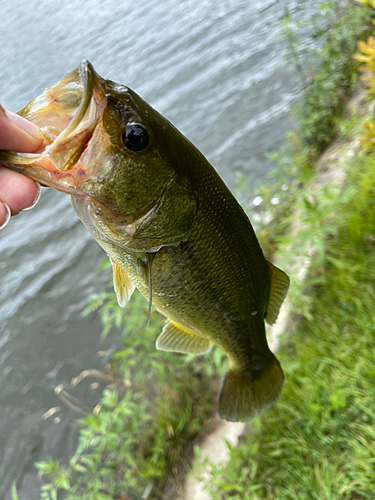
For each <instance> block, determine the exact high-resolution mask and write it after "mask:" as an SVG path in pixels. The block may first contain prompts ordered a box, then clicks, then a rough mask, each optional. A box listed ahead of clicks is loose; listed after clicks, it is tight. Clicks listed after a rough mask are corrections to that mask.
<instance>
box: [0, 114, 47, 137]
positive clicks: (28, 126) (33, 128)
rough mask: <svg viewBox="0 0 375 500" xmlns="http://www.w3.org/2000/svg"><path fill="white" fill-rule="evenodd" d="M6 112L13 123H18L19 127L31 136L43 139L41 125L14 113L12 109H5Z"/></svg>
mask: <svg viewBox="0 0 375 500" xmlns="http://www.w3.org/2000/svg"><path fill="white" fill-rule="evenodd" d="M3 109H4V108H3ZM4 112H5V114H6V115H7V117H8V118H9V120H10V121H11V122H12V123H14V124H15V125H17V127H19V128H21V129H22V130H23V131H24V132H26V133H27V134H29V135H31V137H33V138H34V139H40V140H41V139H42V138H41V136H40V134H39V127H38V126H37V125H35V123H32V122H30V121H29V120H26V119H25V118H23V117H22V116H20V115H17V114H16V113H12V111H8V110H7V109H4Z"/></svg>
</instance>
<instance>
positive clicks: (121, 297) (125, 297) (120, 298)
mask: <svg viewBox="0 0 375 500" xmlns="http://www.w3.org/2000/svg"><path fill="white" fill-rule="evenodd" d="M111 262H112V268H113V286H114V289H115V292H116V295H117V302H118V305H119V306H120V307H124V306H126V304H127V303H128V302H129V300H130V297H131V296H132V293H133V292H134V290H135V286H134V285H133V283H132V282H131V281H130V279H129V278H128V277H127V275H126V273H125V271H124V270H123V269H121V267H120V266H118V265H117V264H116V263H115V262H113V260H112V259H111Z"/></svg>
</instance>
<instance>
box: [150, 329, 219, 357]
mask: <svg viewBox="0 0 375 500" xmlns="http://www.w3.org/2000/svg"><path fill="white" fill-rule="evenodd" d="M156 348H157V349H159V350H160V351H175V352H183V353H186V354H205V353H206V352H208V351H209V350H210V349H211V342H210V341H209V340H207V339H203V338H202V337H198V335H195V334H194V333H191V332H189V331H188V330H186V329H185V328H184V327H183V326H181V325H179V324H178V323H174V322H173V321H168V322H167V323H166V325H165V327H164V328H163V331H162V332H161V334H160V335H159V337H158V339H157V341H156Z"/></svg>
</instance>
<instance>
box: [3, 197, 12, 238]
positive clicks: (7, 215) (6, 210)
mask: <svg viewBox="0 0 375 500" xmlns="http://www.w3.org/2000/svg"><path fill="white" fill-rule="evenodd" d="M10 216H11V213H10V208H9V207H8V205H4V203H1V201H0V231H1V230H2V229H4V227H5V226H6V225H7V224H8V222H9V219H10Z"/></svg>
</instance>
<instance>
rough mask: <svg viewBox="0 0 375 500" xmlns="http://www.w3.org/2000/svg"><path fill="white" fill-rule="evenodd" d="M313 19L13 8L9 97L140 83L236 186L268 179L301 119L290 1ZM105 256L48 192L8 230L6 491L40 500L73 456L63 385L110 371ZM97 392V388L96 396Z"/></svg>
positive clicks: (127, 6)
mask: <svg viewBox="0 0 375 500" xmlns="http://www.w3.org/2000/svg"><path fill="white" fill-rule="evenodd" d="M287 5H288V6H289V8H290V9H291V10H292V11H296V12H297V15H298V16H300V17H303V16H305V17H306V16H309V15H310V12H309V9H310V8H311V7H309V3H308V2H297V1H293V2H291V1H287V0H279V1H277V0H269V1H266V2H265V1H263V0H262V1H253V2H249V1H248V0H244V1H237V2H233V1H229V0H228V1H219V2H215V3H213V2H212V0H202V1H201V2H198V3H197V2H192V1H190V0H186V1H184V2H180V1H178V0H165V1H164V2H152V1H150V0H141V1H139V2H131V1H129V0H125V1H122V2H117V1H115V0H107V1H103V0H100V1H99V0H92V1H90V2H81V1H78V0H71V1H70V2H57V1H50V0H38V1H36V0H28V1H27V2H26V1H25V0H19V1H18V2H8V3H6V4H5V5H3V6H2V17H3V23H2V30H1V33H0V47H1V51H2V57H1V58H0V70H1V75H2V78H1V102H2V104H3V105H4V106H6V107H8V108H9V109H11V110H15V109H18V108H20V107H21V106H23V105H24V104H25V103H26V102H28V101H29V100H31V99H32V98H33V97H35V96H36V95H38V94H40V93H41V92H42V90H43V88H44V87H46V86H49V85H51V84H52V83H54V82H55V81H57V80H58V79H59V78H60V77H61V76H62V75H63V74H65V73H66V72H67V71H69V70H71V69H73V68H74V67H76V66H77V65H78V63H79V62H80V60H81V59H84V58H85V59H89V60H90V61H91V62H92V63H93V64H94V66H95V69H96V70H97V71H98V73H99V74H101V75H103V76H104V77H105V78H111V79H113V80H115V81H118V82H121V83H124V84H126V85H129V86H130V87H131V88H133V89H134V90H135V91H136V92H138V93H139V94H140V95H141V96H142V97H143V98H145V99H146V100H147V101H148V102H149V103H150V104H152V105H153V106H154V107H155V108H157V109H158V110H159V111H160V112H161V113H162V114H164V115H165V116H166V117H167V118H169V119H170V120H171V121H172V122H173V123H174V124H175V125H176V126H177V127H178V128H179V129H180V130H181V131H182V132H183V133H184V134H185V135H187V137H189V139H190V140H192V142H193V143H194V144H196V145H197V146H198V148H199V149H201V150H202V151H203V152H204V154H205V155H206V156H207V157H208V159H209V160H210V161H211V162H212V163H213V165H214V166H215V167H216V168H217V169H218V171H219V173H220V174H221V175H222V176H223V177H224V179H225V181H226V182H227V183H228V184H229V185H230V186H231V187H233V182H234V172H235V170H236V169H241V170H243V171H244V172H247V173H248V174H249V176H250V179H251V180H253V179H256V178H261V177H263V176H264V173H265V172H266V171H267V170H268V169H269V168H270V165H269V163H268V162H267V160H265V158H264V155H265V153H266V152H267V151H270V150H274V149H276V148H277V147H278V146H279V145H280V144H281V142H282V141H283V139H284V136H285V132H286V130H287V128H288V127H289V126H290V124H291V122H290V119H289V118H288V115H287V113H288V110H289V106H290V104H291V102H292V101H293V99H294V98H295V93H296V90H295V88H296V82H297V76H296V74H295V73H294V72H293V71H292V70H289V69H287V68H285V66H284V65H283V64H282V57H283V50H282V46H281V44H280V42H279V41H278V40H277V39H276V37H275V34H276V31H277V29H278V19H279V17H280V16H281V15H282V14H283V11H284V8H285V6H287ZM103 259H104V254H103V252H102V251H101V249H100V248H99V247H98V245H97V244H96V243H95V242H94V241H93V240H92V239H91V237H90V236H89V234H88V233H87V232H86V230H85V229H84V227H83V226H82V225H81V224H80V222H79V221H78V220H77V218H76V217H75V215H74V213H73V211H72V209H71V207H70V205H69V200H68V197H66V196H64V195H61V194H60V193H57V192H53V191H52V190H51V191H47V190H44V192H43V196H42V199H41V201H40V203H39V204H38V207H37V208H36V209H35V210H33V211H31V212H27V213H25V214H21V215H20V216H18V217H17V218H16V219H14V220H12V222H11V223H10V224H9V226H8V227H7V228H6V230H5V231H3V232H2V233H1V235H0V283H1V287H0V324H1V336H0V386H1V391H0V407H1V409H2V411H1V413H0V426H1V427H0V428H1V432H0V450H1V452H2V453H1V454H2V460H1V461H0V477H1V478H2V481H0V496H1V497H3V496H4V495H5V494H6V492H8V495H9V488H10V485H11V483H12V481H13V480H15V479H17V481H18V482H19V484H21V494H22V493H23V492H24V495H23V496H25V497H26V498H27V499H28V500H34V499H36V498H39V493H38V492H39V485H38V483H37V481H36V480H35V470H34V466H33V462H34V461H36V460H41V459H43V458H46V457H47V456H50V455H54V456H56V455H59V456H60V457H64V456H69V453H70V452H71V450H72V448H73V446H74V439H75V436H76V427H75V425H73V424H72V421H73V418H74V417H75V414H74V413H73V412H69V411H68V410H64V412H63V415H62V419H61V422H60V423H59V424H54V423H53V420H52V419H48V420H47V421H43V420H42V418H41V416H42V414H43V413H44V412H45V411H46V410H48V408H50V407H51V406H56V405H57V404H58V400H57V399H56V397H55V396H54V394H53V390H52V389H53V387H54V386H56V385H58V384H61V383H63V384H68V383H69V380H70V379H71V377H72V376H74V375H77V373H79V372H80V371H81V370H82V369H84V368H91V367H100V366H102V364H103V363H101V362H100V361H99V360H98V359H97V358H96V357H95V353H96V351H98V350H99V349H105V348H106V347H109V346H110V345H111V344H113V345H116V338H115V336H114V337H113V338H112V340H108V341H107V342H106V343H105V344H103V343H102V342H101V341H100V338H99V335H100V324H99V320H98V317H97V316H96V315H95V314H94V315H91V316H89V317H87V318H84V319H83V318H80V311H81V310H82V308H83V307H84V305H85V304H86V301H87V296H88V295H89V294H90V293H92V292H94V291H100V290H101V289H102V288H103V286H104V284H105V283H106V282H107V281H108V280H109V279H110V276H109V271H108V272H107V273H105V272H99V271H98V270H97V266H98V264H99V263H100V262H101V261H102V260H103ZM82 391H84V389H82Z"/></svg>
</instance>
